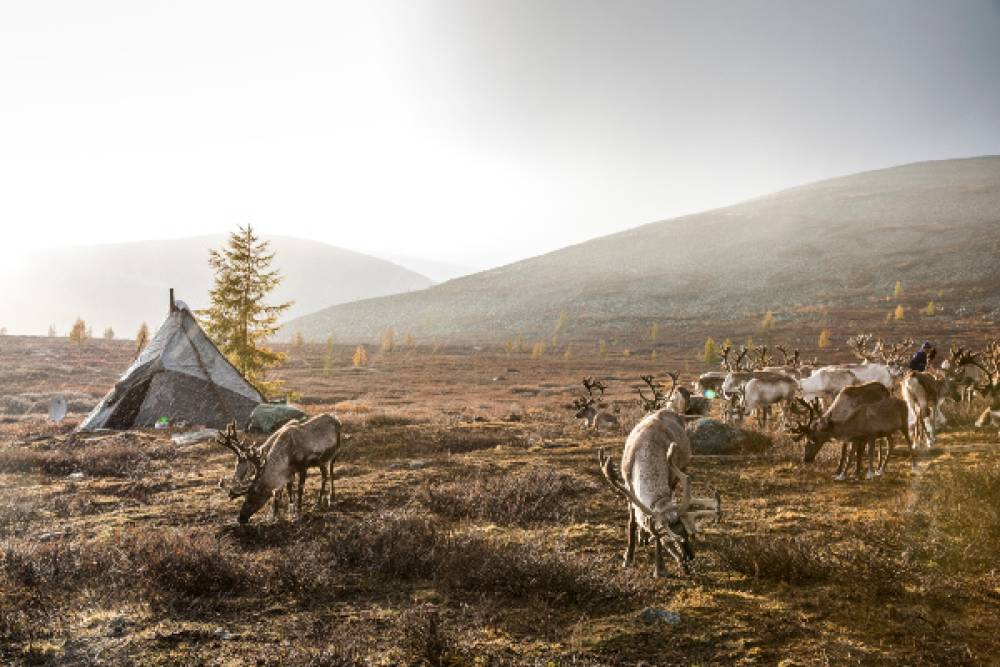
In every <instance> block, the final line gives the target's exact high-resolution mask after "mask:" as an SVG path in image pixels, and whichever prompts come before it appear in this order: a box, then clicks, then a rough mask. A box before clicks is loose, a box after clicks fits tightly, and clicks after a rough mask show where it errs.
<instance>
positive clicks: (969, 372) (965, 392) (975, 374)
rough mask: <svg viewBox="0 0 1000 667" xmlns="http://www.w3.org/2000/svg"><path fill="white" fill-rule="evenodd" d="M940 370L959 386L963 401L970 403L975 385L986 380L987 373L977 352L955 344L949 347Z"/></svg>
mask: <svg viewBox="0 0 1000 667" xmlns="http://www.w3.org/2000/svg"><path fill="white" fill-rule="evenodd" d="M941 370H942V372H944V374H945V376H946V377H948V378H950V379H951V380H952V382H954V383H955V384H956V385H958V386H959V388H960V390H961V394H962V402H963V403H972V398H973V396H974V395H975V393H976V391H975V390H976V385H977V384H980V383H982V382H983V381H984V380H987V375H988V373H987V371H986V369H985V368H984V367H983V365H982V363H981V360H980V355H979V353H977V352H973V351H971V350H969V351H966V349H965V348H964V347H957V348H956V347H955V346H952V347H951V351H950V356H949V358H948V359H945V360H944V361H942V362H941Z"/></svg>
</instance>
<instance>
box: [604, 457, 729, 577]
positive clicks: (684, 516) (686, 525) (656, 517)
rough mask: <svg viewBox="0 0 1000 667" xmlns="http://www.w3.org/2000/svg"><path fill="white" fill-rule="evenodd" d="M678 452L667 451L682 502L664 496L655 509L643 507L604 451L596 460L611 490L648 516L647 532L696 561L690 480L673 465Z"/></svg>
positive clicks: (669, 495) (657, 502) (646, 517)
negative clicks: (692, 542)
mask: <svg viewBox="0 0 1000 667" xmlns="http://www.w3.org/2000/svg"><path fill="white" fill-rule="evenodd" d="M676 448H677V445H676V443H670V447H668V448H667V465H669V466H670V469H671V472H672V474H673V476H674V478H675V479H676V480H678V481H679V482H680V485H681V493H680V500H679V501H674V499H673V497H672V495H671V494H670V493H665V494H663V495H662V496H661V497H660V498H658V499H657V500H656V502H655V503H653V505H652V506H648V505H646V504H645V503H643V502H642V501H641V500H640V499H639V498H638V497H637V496H636V495H635V493H633V492H632V490H631V489H630V488H629V486H628V484H626V483H625V481H624V480H623V479H622V478H621V475H619V474H617V472H616V471H615V470H614V467H613V465H612V463H611V458H610V457H609V456H607V454H606V453H605V451H604V449H603V448H602V449H599V450H598V452H597V460H598V464H599V465H600V467H601V472H602V473H603V475H604V479H605V481H606V482H607V483H608V485H609V486H611V488H612V490H614V491H615V493H618V494H619V495H621V496H623V497H624V498H625V499H626V500H628V501H629V502H630V503H631V504H632V505H633V506H634V507H635V508H636V509H637V510H639V511H640V512H642V514H644V515H645V520H646V525H645V526H644V528H645V529H646V530H647V531H649V532H650V533H652V534H653V535H654V536H656V537H660V538H665V539H668V540H671V541H672V542H674V544H676V545H677V546H678V547H679V548H680V549H681V552H682V553H683V554H684V555H685V558H686V559H691V558H694V550H693V549H692V547H691V536H692V535H694V533H695V525H694V521H693V520H692V519H691V517H690V516H688V511H689V509H690V505H691V486H690V483H689V482H690V480H689V478H688V476H687V475H686V474H685V473H683V472H681V471H680V470H678V469H677V467H676V466H675V465H674V461H673V455H674V452H675V451H676ZM716 500H718V494H716Z"/></svg>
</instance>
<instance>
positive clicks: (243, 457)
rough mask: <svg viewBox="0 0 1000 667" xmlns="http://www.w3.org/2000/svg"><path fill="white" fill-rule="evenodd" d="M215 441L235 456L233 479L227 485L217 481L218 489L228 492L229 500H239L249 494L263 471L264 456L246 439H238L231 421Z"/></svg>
mask: <svg viewBox="0 0 1000 667" xmlns="http://www.w3.org/2000/svg"><path fill="white" fill-rule="evenodd" d="M215 441H216V442H217V443H219V444H220V445H222V446H223V447H225V448H226V449H229V450H230V451H232V452H233V453H234V454H236V467H235V469H234V470H233V477H232V479H231V480H230V481H229V482H228V483H227V482H225V481H224V480H219V488H221V489H226V490H227V491H229V497H230V498H239V497H240V496H245V495H247V493H249V492H250V490H251V487H253V485H254V482H256V481H257V480H258V479H259V478H260V476H261V473H263V471H264V456H263V453H262V452H261V450H260V448H256V447H251V446H250V445H248V444H247V442H246V438H243V439H240V438H239V437H238V435H237V432H236V422H235V421H233V422H232V423H231V424H229V426H227V427H226V428H225V430H223V431H219V434H218V435H217V436H216V438H215Z"/></svg>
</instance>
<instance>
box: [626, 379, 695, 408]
mask: <svg viewBox="0 0 1000 667" xmlns="http://www.w3.org/2000/svg"><path fill="white" fill-rule="evenodd" d="M667 377H669V378H670V391H669V392H667V393H666V394H664V393H663V385H661V384H660V383H659V382H657V381H656V380H654V379H653V376H652V375H642V376H640V377H639V379H640V380H642V381H643V382H645V383H646V386H647V387H649V389H650V390H651V391H652V392H653V395H652V397H651V398H647V397H646V395H645V394H644V393H642V387H637V388H636V391H638V392H639V402H640V403H642V408H643V410H645V411H646V412H656V411H657V410H661V409H663V408H665V407H666V406H667V405H669V404H670V403H671V402H672V401H673V400H674V392H675V391H676V390H677V373H673V372H669V371H668V372H667ZM689 395H690V394H689ZM685 407H686V406H685Z"/></svg>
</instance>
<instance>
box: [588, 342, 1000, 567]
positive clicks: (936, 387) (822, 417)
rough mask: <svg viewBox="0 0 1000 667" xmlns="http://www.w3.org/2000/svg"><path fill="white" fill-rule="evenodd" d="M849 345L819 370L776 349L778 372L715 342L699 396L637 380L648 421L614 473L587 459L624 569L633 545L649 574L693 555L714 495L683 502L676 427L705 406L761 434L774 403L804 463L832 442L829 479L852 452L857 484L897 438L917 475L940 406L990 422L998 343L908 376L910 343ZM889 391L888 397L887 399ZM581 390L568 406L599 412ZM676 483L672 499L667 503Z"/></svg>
mask: <svg viewBox="0 0 1000 667" xmlns="http://www.w3.org/2000/svg"><path fill="white" fill-rule="evenodd" d="M850 346H851V349H852V351H853V352H854V353H855V354H856V355H857V356H858V357H859V363H854V364H840V365H830V366H822V367H820V366H819V364H818V363H817V362H816V361H815V360H814V361H813V362H812V363H808V364H807V363H803V362H802V360H801V359H800V355H799V351H798V350H795V351H794V352H792V353H789V352H788V350H787V349H786V348H784V347H782V346H777V347H776V349H777V350H778V351H779V352H780V353H781V354H782V356H783V359H782V363H781V364H780V365H772V363H771V362H772V358H771V357H770V355H769V354H768V350H767V348H766V347H762V348H755V349H751V348H747V347H742V348H741V349H739V350H736V351H734V350H733V349H732V346H726V347H725V348H724V349H723V351H722V366H723V368H724V369H725V370H724V371H723V372H718V371H716V372H709V373H705V374H703V375H701V376H700V377H699V378H698V380H697V381H696V382H695V383H694V387H695V389H696V391H698V392H700V395H694V394H692V393H691V392H690V391H688V390H687V389H685V388H682V387H678V386H677V377H678V376H677V374H676V373H668V374H667V376H668V377H669V379H670V382H671V386H670V388H669V390H667V391H664V390H663V387H662V386H661V385H660V384H659V383H657V382H656V381H655V380H654V379H653V377H652V376H643V377H642V378H641V379H642V382H643V384H644V385H645V387H642V386H640V387H638V388H637V389H638V394H639V401H640V403H641V404H642V407H643V409H644V410H645V412H646V413H647V414H646V416H645V417H644V418H643V419H642V420H641V421H639V423H638V424H637V425H636V426H635V428H633V429H632V431H631V432H630V434H629V436H628V438H627V440H626V442H625V450H624V452H623V454H622V459H621V467H620V472H616V471H615V469H614V466H613V464H612V461H611V459H610V457H608V456H607V454H606V453H605V452H604V450H603V449H602V450H600V451H599V452H598V462H599V465H600V469H601V472H602V474H603V477H604V479H605V481H606V482H607V483H608V485H609V486H610V487H611V488H612V489H613V490H614V491H615V493H617V494H619V495H620V496H622V497H623V498H625V499H626V500H627V502H628V547H627V549H626V552H625V565H626V566H628V565H631V564H632V563H633V562H634V559H635V547H636V542H637V540H641V541H643V542H649V541H650V540H652V541H654V542H655V545H656V566H655V574H656V576H662V575H663V574H664V570H663V555H662V554H663V551H664V550H665V551H667V552H668V553H670V554H671V555H672V556H673V557H674V559H675V560H676V561H677V563H678V566H679V567H680V569H681V570H682V571H683V572H687V570H688V564H689V562H690V560H691V559H692V558H693V557H694V554H693V550H692V547H691V537H692V536H693V535H694V534H695V529H696V526H695V522H696V521H697V520H698V519H701V518H707V517H711V518H714V519H715V520H716V521H718V520H720V518H721V514H722V508H721V498H720V495H719V493H718V492H713V493H714V495H713V497H708V498H692V497H691V490H690V478H689V476H688V465H689V464H690V461H691V444H690V439H689V437H688V433H687V424H688V423H689V420H691V419H695V418H701V417H702V416H704V415H706V414H708V408H707V404H709V403H710V402H711V401H712V400H713V399H715V398H719V399H721V400H723V401H724V407H723V409H722V414H723V416H724V418H725V419H726V420H727V421H731V422H736V423H742V422H743V421H744V419H745V417H746V415H748V414H754V415H756V419H757V423H758V425H759V427H760V428H761V429H765V428H767V427H768V423H769V420H770V418H771V411H772V407H774V406H779V407H780V408H781V410H782V427H783V428H784V429H785V430H786V431H787V432H788V433H789V435H791V437H792V438H793V439H794V440H795V441H797V442H803V441H804V442H805V450H804V453H803V460H804V461H805V462H806V463H811V462H813V461H814V460H815V458H816V455H817V454H818V453H819V451H820V449H821V448H822V447H823V445H824V444H825V443H827V442H830V441H837V442H840V443H841V452H840V461H839V463H838V466H837V472H836V474H835V476H834V479H837V480H843V479H846V477H847V472H848V468H849V465H850V459H851V456H852V455H853V457H854V461H855V476H856V478H857V479H859V480H860V479H863V478H867V479H872V478H874V477H878V476H881V475H882V474H883V473H884V472H885V470H886V465H887V464H888V462H889V457H890V455H891V453H892V437H893V436H894V435H895V434H896V433H900V434H902V436H903V438H904V439H905V441H906V443H907V445H908V449H909V451H910V465H911V466H912V467H913V468H916V466H917V458H916V454H917V449H918V448H919V447H924V448H927V449H929V448H930V447H932V446H933V444H934V442H935V429H936V427H937V426H938V425H940V424H942V423H943V417H942V415H941V403H942V402H943V401H944V400H946V399H949V398H950V399H953V400H956V401H962V400H966V401H971V400H972V398H973V397H974V396H975V395H979V396H981V397H983V398H984V399H986V402H987V403H988V407H987V409H986V410H985V411H984V412H983V414H982V416H981V417H980V418H979V420H978V421H977V426H986V425H989V424H993V425H1000V341H994V342H992V343H991V344H990V345H989V346H988V347H987V348H986V350H985V351H983V352H972V351H967V350H965V349H964V348H952V350H951V355H950V358H949V359H947V360H945V361H944V362H943V363H942V364H941V367H940V370H938V371H936V372H935V371H916V370H909V369H908V367H907V360H908V358H907V356H906V355H907V351H908V350H910V349H911V348H912V347H913V342H912V341H902V342H899V343H896V344H893V345H888V344H886V343H885V342H884V341H882V340H877V339H873V337H872V336H871V335H867V334H864V335H859V336H855V337H853V338H852V339H850ZM897 384H898V393H899V396H896V395H894V390H895V389H896V387H897ZM595 387H598V388H599V389H600V394H599V395H598V396H594V394H593V388H595ZM584 388H585V389H586V390H587V393H588V396H587V397H581V399H579V400H580V401H582V402H581V403H580V405H581V406H582V405H584V404H586V406H587V408H588V409H589V410H590V411H592V412H596V411H598V402H599V399H600V398H601V397H603V394H604V390H605V389H606V387H605V385H604V384H603V383H601V382H600V381H598V380H594V379H593V378H586V379H585V380H584ZM644 389H646V390H647V391H650V392H651V394H647V393H646V392H645V391H644ZM577 416H578V417H580V416H581V415H580V414H579V413H578V415H577ZM591 426H592V427H594V426H593V424H591ZM866 454H867V456H866ZM866 459H867V467H866V470H865V471H864V475H863V469H864V468H865V460H866ZM678 485H679V486H680V500H679V501H676V500H675V499H674V498H675V493H676V489H677V487H678Z"/></svg>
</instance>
